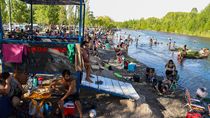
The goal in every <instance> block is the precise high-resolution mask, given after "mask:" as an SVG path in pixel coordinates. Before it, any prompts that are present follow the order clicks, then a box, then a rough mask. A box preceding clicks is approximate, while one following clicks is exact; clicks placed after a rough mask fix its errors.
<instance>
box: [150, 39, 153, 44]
mask: <svg viewBox="0 0 210 118" xmlns="http://www.w3.org/2000/svg"><path fill="white" fill-rule="evenodd" d="M152 45H153V39H152V38H150V46H152Z"/></svg>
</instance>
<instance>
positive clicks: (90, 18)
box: [0, 0, 115, 28]
mask: <svg viewBox="0 0 210 118" xmlns="http://www.w3.org/2000/svg"><path fill="white" fill-rule="evenodd" d="M85 2H86V16H85V24H86V26H88V27H100V26H105V27H108V28H112V27H115V25H114V21H113V20H111V19H110V18H109V17H107V16H105V17H98V18H95V17H94V15H93V12H91V11H90V9H89V0H85ZM0 6H1V13H2V21H3V23H4V24H8V23H9V0H0ZM11 11H12V14H11V16H12V17H11V19H12V23H13V24H14V23H18V24H22V23H30V13H31V12H30V5H27V4H26V3H24V2H22V1H20V0H11ZM33 21H34V23H36V24H40V25H78V23H79V6H72V5H67V6H58V5H34V6H33Z"/></svg>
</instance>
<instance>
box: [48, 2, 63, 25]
mask: <svg viewBox="0 0 210 118" xmlns="http://www.w3.org/2000/svg"><path fill="white" fill-rule="evenodd" d="M59 10H60V7H59V6H56V5H51V6H47V9H46V12H47V13H46V15H47V18H48V24H49V25H56V24H58V21H59V18H58V17H59V13H58V12H56V11H59Z"/></svg>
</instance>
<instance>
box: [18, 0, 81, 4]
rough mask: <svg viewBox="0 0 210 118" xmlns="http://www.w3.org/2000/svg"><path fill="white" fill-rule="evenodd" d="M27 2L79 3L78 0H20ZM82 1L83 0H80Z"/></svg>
mask: <svg viewBox="0 0 210 118" xmlns="http://www.w3.org/2000/svg"><path fill="white" fill-rule="evenodd" d="M21 1H23V2H26V3H28V4H31V3H32V4H42V5H80V0H21ZM82 2H83V3H84V0H82Z"/></svg>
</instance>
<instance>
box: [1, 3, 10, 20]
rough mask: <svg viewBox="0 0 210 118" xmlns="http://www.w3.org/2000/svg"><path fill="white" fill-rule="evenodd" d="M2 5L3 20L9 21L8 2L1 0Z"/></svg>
mask: <svg viewBox="0 0 210 118" xmlns="http://www.w3.org/2000/svg"><path fill="white" fill-rule="evenodd" d="M0 7H1V9H0V10H1V16H2V22H3V23H8V22H9V20H8V11H7V9H6V8H7V4H6V1H5V0H0Z"/></svg>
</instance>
